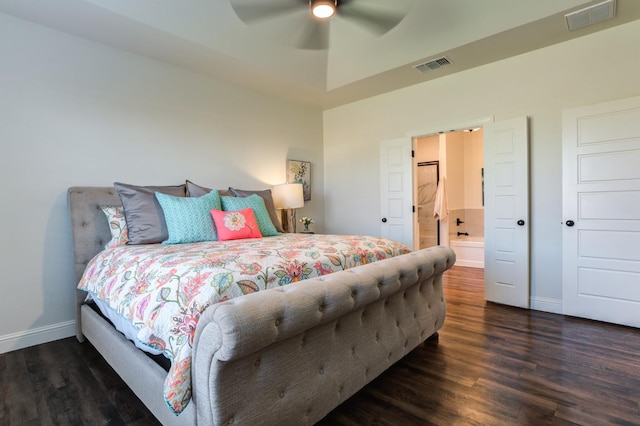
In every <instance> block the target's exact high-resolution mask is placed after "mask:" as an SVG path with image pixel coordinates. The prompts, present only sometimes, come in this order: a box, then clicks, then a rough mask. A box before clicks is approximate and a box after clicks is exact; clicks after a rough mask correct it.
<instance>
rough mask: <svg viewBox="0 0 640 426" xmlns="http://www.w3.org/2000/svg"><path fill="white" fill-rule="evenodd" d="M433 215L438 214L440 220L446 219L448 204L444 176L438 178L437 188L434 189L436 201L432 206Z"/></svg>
mask: <svg viewBox="0 0 640 426" xmlns="http://www.w3.org/2000/svg"><path fill="white" fill-rule="evenodd" d="M433 216H438V217H439V219H440V221H441V222H444V221H446V220H447V217H448V216H449V206H448V204H447V186H446V184H445V178H444V177H442V178H440V182H438V189H436V201H435V204H434V206H433Z"/></svg>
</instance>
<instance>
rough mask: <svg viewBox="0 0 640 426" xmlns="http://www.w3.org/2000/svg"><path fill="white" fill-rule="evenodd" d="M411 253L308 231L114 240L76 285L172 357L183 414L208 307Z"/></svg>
mask: <svg viewBox="0 0 640 426" xmlns="http://www.w3.org/2000/svg"><path fill="white" fill-rule="evenodd" d="M408 251H409V250H408V249H407V248H406V247H405V246H403V245H401V244H399V243H396V242H393V241H390V240H386V239H381V238H374V237H362V236H336V235H308V234H283V235H280V236H277V237H267V238H258V239H247V240H235V241H226V242H219V241H216V242H203V243H194V244H179V245H163V244H153V245H139V246H126V245H125V246H116V247H113V248H110V249H107V250H104V251H102V252H101V253H99V254H98V255H96V257H94V258H93V259H92V260H91V262H90V263H89V264H88V265H87V268H86V270H85V273H84V276H83V277H82V279H81V281H80V283H79V285H78V288H80V289H82V290H85V291H87V292H89V294H90V295H91V296H92V297H93V298H95V299H99V300H101V301H103V302H104V303H106V304H107V305H108V306H109V307H110V308H111V309H113V310H115V311H116V312H117V313H118V315H121V316H122V317H123V318H126V319H127V320H128V321H130V322H131V324H132V325H133V326H134V328H135V329H136V330H138V331H137V339H138V340H139V341H140V342H141V343H143V344H144V345H146V346H149V347H151V348H154V349H156V350H159V351H161V352H162V353H163V354H164V355H165V356H166V357H168V358H169V359H170V360H171V368H170V370H169V373H168V375H167V378H166V380H165V386H164V398H165V401H166V402H167V404H168V405H169V407H170V408H171V409H172V410H173V412H174V413H176V414H179V413H180V412H182V410H184V408H185V407H186V406H187V404H188V403H189V400H190V399H191V353H192V345H193V337H194V332H195V329H196V324H197V323H198V319H199V317H200V314H201V313H202V312H203V311H204V310H205V309H206V308H207V307H208V306H210V305H211V304H214V303H217V302H221V301H225V300H228V299H231V298H234V297H238V296H242V295H244V294H248V293H253V292H256V291H261V290H265V289H268V288H273V287H277V286H283V285H286V284H291V283H295V282H298V281H301V280H304V279H307V278H313V277H317V276H320V275H325V274H329V273H331V272H335V271H340V270H343V269H348V268H352V267H354V266H358V265H364V264H367V263H371V262H374V261H376V260H381V259H385V258H388V257H393V256H397V255H399V254H404V253H407V252H408Z"/></svg>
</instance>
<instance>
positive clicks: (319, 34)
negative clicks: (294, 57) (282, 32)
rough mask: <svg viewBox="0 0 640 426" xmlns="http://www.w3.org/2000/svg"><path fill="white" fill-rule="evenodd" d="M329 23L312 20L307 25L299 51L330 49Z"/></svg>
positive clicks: (298, 45) (299, 44)
mask: <svg viewBox="0 0 640 426" xmlns="http://www.w3.org/2000/svg"><path fill="white" fill-rule="evenodd" d="M329 25H330V22H329V21H322V22H321V21H316V20H314V19H310V20H309V22H308V23H307V24H306V25H305V28H304V31H303V34H302V36H301V37H300V38H301V41H300V43H298V44H297V45H296V47H297V48H298V49H306V50H325V49H328V48H329Z"/></svg>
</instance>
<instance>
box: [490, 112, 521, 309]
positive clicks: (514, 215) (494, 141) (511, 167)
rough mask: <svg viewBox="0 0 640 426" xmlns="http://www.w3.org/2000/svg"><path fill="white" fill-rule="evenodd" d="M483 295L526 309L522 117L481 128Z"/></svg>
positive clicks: (492, 300)
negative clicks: (483, 240) (483, 228)
mask: <svg viewBox="0 0 640 426" xmlns="http://www.w3.org/2000/svg"><path fill="white" fill-rule="evenodd" d="M484 188H485V197H484V199H485V206H484V214H485V231H484V235H485V236H484V239H485V260H484V267H485V270H484V280H485V285H484V293H485V299H487V300H488V301H491V302H497V303H502V304H505V305H512V306H519V307H523V308H528V307H529V139H528V130H527V117H520V118H516V119H512V120H506V121H501V122H496V123H491V124H486V125H485V126H484Z"/></svg>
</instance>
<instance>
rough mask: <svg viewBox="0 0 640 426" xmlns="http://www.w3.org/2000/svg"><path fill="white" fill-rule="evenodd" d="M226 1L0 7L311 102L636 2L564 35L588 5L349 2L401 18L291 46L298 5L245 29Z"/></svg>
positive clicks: (547, 41)
mask: <svg viewBox="0 0 640 426" xmlns="http://www.w3.org/2000/svg"><path fill="white" fill-rule="evenodd" d="M230 1H240V0H178V1H176V0H55V1H52V0H0V12H4V13H8V14H11V15H14V16H17V17H20V18H24V19H27V20H30V21H34V22H37V23H41V24H44V25H47V26H50V27H53V28H56V29H59V30H62V31H65V32H69V33H71V34H75V35H79V36H82V37H85V38H88V39H91V40H94V41H98V42H101V43H104V44H107V45H111V46H114V47H117V48H119V49H123V50H127V51H132V52H135V53H138V54H142V55H146V56H149V57H152V58H156V59H159V60H162V61H165V62H169V63H173V64H176V65H179V66H182V67H186V68H189V69H191V70H194V71H196V72H200V73H203V74H207V75H211V76H213V77H215V78H218V79H224V80H227V81H231V82H234V83H236V84H239V85H242V86H245V87H249V88H252V89H255V90H259V91H262V92H265V93H268V94H270V95H273V96H278V97H281V98H283V99H287V100H290V101H293V102H300V103H303V104H306V105H312V106H317V107H319V108H331V107H334V106H337V105H342V104H345V103H348V102H353V101H356V100H358V99H363V98H367V97H370V96H374V95H377V94H380V93H384V92H387V91H390V90H395V89H398V88H402V87H406V86H409V85H412V84H417V83H420V82H423V81H427V80H429V79H432V78H438V77H441V76H444V75H447V74H451V73H453V72H458V71H461V70H464V69H468V68H471V67H475V66H479V65H482V64H485V63H489V62H492V61H496V60H500V59H504V58H506V57H509V56H513V55H517V54H520V53H524V52H526V51H529V50H533V49H537V48H541V47H544V46H548V45H551V44H554V43H558V42H561V41H565V40H569V39H571V38H574V37H580V36H583V35H586V34H589V33H591V32H593V31H598V30H601V29H604V28H608V27H611V26H614V25H619V24H622V23H625V22H629V21H631V20H636V19H640V0H617V14H616V17H615V18H614V19H611V20H609V21H605V22H602V23H600V24H596V25H593V26H591V27H588V28H584V29H581V30H578V31H574V32H569V31H568V30H567V26H566V24H565V20H564V14H566V13H567V12H570V11H574V10H577V9H581V8H582V7H584V6H587V5H592V4H596V3H599V1H585V0H353V1H355V2H358V3H367V4H368V6H372V5H373V7H378V8H388V9H393V10H403V11H406V13H407V14H406V16H405V18H404V19H403V20H402V21H401V22H400V24H398V25H397V26H396V27H395V28H393V29H392V30H391V31H389V32H387V33H386V34H384V35H382V36H377V35H374V34H372V33H369V32H367V31H365V30H363V29H362V28H361V27H359V26H357V25H354V24H353V22H351V21H348V20H345V19H344V18H342V17H340V16H339V15H338V16H337V17H335V18H333V19H332V21H331V24H330V48H329V49H328V50H319V51H318V50H303V49H298V48H295V47H294V46H293V43H292V42H293V41H294V40H295V39H296V35H297V34H298V33H297V31H298V29H299V28H300V26H301V25H304V23H305V22H306V20H307V19H311V18H310V17H309V13H308V7H307V6H306V5H305V4H302V3H301V5H300V9H299V10H298V11H296V12H294V13H290V14H287V15H282V17H278V18H276V19H270V20H262V21H259V22H258V23H255V24H252V25H248V24H246V23H244V22H243V21H241V20H240V19H239V18H238V16H237V15H236V14H235V12H234V10H233V8H232V7H231V3H230ZM241 1H244V2H245V3H246V2H247V1H251V0H241ZM253 1H259V2H261V3H263V4H276V5H277V4H282V3H284V4H290V3H292V2H293V3H296V2H299V1H300V0H253ZM600 1H601V0H600ZM440 55H447V57H448V58H450V59H451V61H452V62H453V65H450V66H447V67H446V68H443V69H438V70H432V71H428V72H427V73H424V74H421V73H420V72H418V71H416V70H415V69H413V68H412V65H415V64H418V63H421V62H424V61H425V60H428V59H431V58H434V57H437V56H440Z"/></svg>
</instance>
